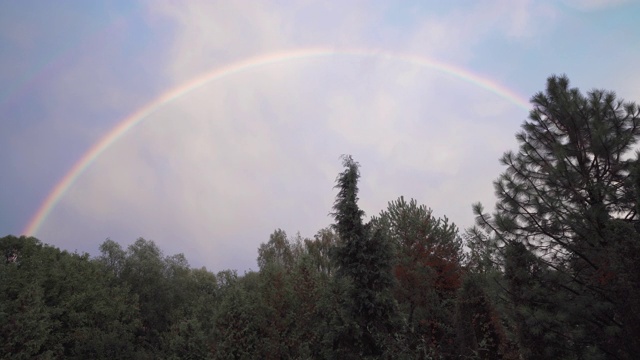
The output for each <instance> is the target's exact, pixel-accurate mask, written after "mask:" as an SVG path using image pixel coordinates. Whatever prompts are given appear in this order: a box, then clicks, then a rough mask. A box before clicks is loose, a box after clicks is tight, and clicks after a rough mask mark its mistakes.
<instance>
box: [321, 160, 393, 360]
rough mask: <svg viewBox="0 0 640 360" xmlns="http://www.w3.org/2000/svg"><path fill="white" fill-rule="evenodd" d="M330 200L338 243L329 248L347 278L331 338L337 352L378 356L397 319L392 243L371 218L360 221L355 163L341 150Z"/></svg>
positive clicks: (358, 355)
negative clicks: (338, 325) (337, 330)
mask: <svg viewBox="0 0 640 360" xmlns="http://www.w3.org/2000/svg"><path fill="white" fill-rule="evenodd" d="M343 165H344V167H345V170H344V171H343V172H342V173H340V174H339V175H338V178H337V180H336V183H337V184H336V188H337V189H338V195H337V197H336V201H335V203H334V206H333V210H334V211H335V212H334V213H333V216H334V217H335V220H336V224H335V227H336V230H337V232H338V235H339V236H340V244H339V245H338V247H337V248H336V251H335V261H336V263H337V266H338V269H337V277H338V279H339V280H340V279H342V280H346V282H347V283H348V284H349V290H348V291H347V299H346V301H345V302H344V308H343V312H344V314H345V315H344V320H345V322H346V323H345V324H344V327H342V329H343V331H342V333H341V334H338V339H337V341H336V342H335V346H336V350H337V352H338V354H337V355H339V356H340V357H342V358H344V357H354V358H360V357H362V356H381V355H382V354H383V353H384V352H385V350H386V348H387V344H388V341H389V339H390V338H391V336H392V335H393V331H394V330H395V329H396V324H397V312H396V306H395V302H394V300H393V297H392V293H391V290H392V287H393V285H394V277H393V274H392V260H393V253H392V246H391V243H390V240H389V237H388V235H387V234H386V231H385V230H384V227H383V226H380V225H379V224H377V223H376V221H375V219H374V220H373V221H372V222H370V223H368V224H364V223H363V221H362V217H363V216H364V211H362V210H361V209H360V208H359V207H358V204H357V202H358V179H359V178H360V172H359V164H358V163H357V162H355V161H354V160H353V159H352V158H351V156H343Z"/></svg>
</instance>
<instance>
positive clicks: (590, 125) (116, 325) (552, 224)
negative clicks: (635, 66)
mask: <svg viewBox="0 0 640 360" xmlns="http://www.w3.org/2000/svg"><path fill="white" fill-rule="evenodd" d="M531 104H532V109H531V111H530V114H529V117H528V119H527V120H526V121H524V123H523V124H522V128H521V131H520V132H519V133H518V134H516V139H517V142H518V144H519V147H518V149H516V150H513V151H507V152H505V153H504V155H503V156H502V158H501V159H500V161H501V164H502V165H503V166H504V171H503V173H502V174H498V177H497V179H496V180H495V182H494V186H495V195H496V198H497V203H496V205H495V208H494V209H493V210H491V211H489V212H487V211H485V209H484V207H483V206H482V205H481V204H473V205H471V204H460V206H470V208H471V210H472V211H473V212H474V214H475V216H476V225H475V226H474V227H472V228H469V229H462V230H461V229H459V228H458V227H457V226H456V225H455V224H453V223H452V222H450V221H449V219H448V218H446V217H443V218H436V217H435V216H434V215H433V212H432V210H431V209H430V208H429V207H427V206H426V205H421V204H418V203H417V201H415V200H413V199H405V198H404V197H399V198H397V199H395V200H391V201H390V202H389V203H388V207H387V208H386V209H382V210H381V211H380V213H379V214H377V215H371V216H369V217H368V221H366V222H365V220H364V219H365V214H364V212H363V211H362V210H361V209H360V208H359V206H358V200H359V199H358V182H359V179H360V171H359V169H360V164H359V163H358V162H357V161H356V160H355V159H353V158H352V157H351V156H348V155H344V156H343V157H342V165H343V171H342V172H340V173H339V174H338V175H337V178H336V183H335V184H328V186H332V185H335V189H336V198H335V202H334V206H333V209H331V210H330V211H331V214H332V216H333V219H334V220H335V222H334V224H333V225H332V226H331V227H328V228H325V229H321V230H319V231H318V232H317V233H316V235H315V236H314V237H313V238H302V237H301V236H299V235H298V236H290V235H288V234H287V233H286V232H285V231H283V230H281V229H276V230H275V231H274V232H273V233H272V234H270V235H269V236H268V240H266V237H265V240H266V241H265V242H264V243H262V244H261V245H260V247H259V248H258V249H257V250H258V251H257V263H258V267H259V270H258V271H250V272H246V273H244V274H238V273H237V271H234V270H226V271H221V272H218V273H212V272H210V271H208V270H207V269H206V268H192V267H190V265H189V263H188V261H187V259H186V258H185V257H184V256H183V255H182V254H177V255H166V254H164V253H163V251H162V250H161V249H160V248H159V247H158V246H157V245H156V244H155V243H154V242H153V241H150V240H145V239H143V238H140V239H138V240H137V241H135V243H133V244H131V245H130V246H128V247H126V248H123V247H122V246H121V245H120V244H118V243H117V242H115V241H113V240H110V239H107V240H106V241H104V242H103V243H102V244H101V245H100V248H99V250H100V253H99V255H97V256H94V257H92V256H90V255H89V254H79V253H71V252H68V251H66V250H61V249H58V248H56V247H54V246H51V245H47V244H45V243H43V242H41V241H40V240H39V239H36V238H34V237H26V236H20V237H18V236H13V235H8V236H5V237H3V238H1V239H0V249H1V251H2V254H4V258H3V259H2V261H0V339H2V341H1V342H0V357H1V358H6V359H9V358H10V359H58V358H65V359H364V358H369V359H513V360H516V359H636V358H637V355H636V354H640V311H638V309H640V152H637V149H638V147H637V141H638V138H639V136H640V110H639V108H638V106H637V105H636V104H634V103H631V102H625V101H623V100H620V99H618V98H617V97H616V95H615V93H614V92H612V91H606V90H591V91H589V92H587V93H582V92H580V91H579V90H578V89H576V88H572V87H570V84H569V79H568V78H567V77H566V76H551V77H549V78H548V80H547V86H546V89H545V91H542V92H539V93H537V94H535V95H534V96H533V97H532V99H531ZM328 210H329V209H328ZM471 210H470V211H471ZM265 235H266V234H265Z"/></svg>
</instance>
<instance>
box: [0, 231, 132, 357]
mask: <svg viewBox="0 0 640 360" xmlns="http://www.w3.org/2000/svg"><path fill="white" fill-rule="evenodd" d="M0 248H1V249H2V251H3V252H4V253H6V254H8V253H10V256H7V257H6V260H7V261H5V262H4V263H3V264H1V265H0V304H1V305H0V306H1V308H0V309H1V310H0V314H1V315H0V316H1V318H0V334H2V338H3V339H4V341H3V345H2V347H1V348H0V351H1V354H2V357H3V358H4V357H11V358H16V359H19V358H25V359H26V358H36V357H40V358H49V357H56V358H60V357H64V358H72V359H73V358H77V359H86V358H92V359H117V358H126V357H128V356H130V354H132V353H133V351H134V344H135V337H134V335H135V332H136V330H137V329H139V326H140V322H139V317H138V313H137V310H136V306H135V304H136V299H135V297H134V296H132V295H131V294H130V293H129V291H128V289H127V288H126V287H122V286H114V284H113V278H112V276H110V275H109V274H107V275H106V276H105V273H104V271H103V268H102V267H101V266H100V265H99V264H97V263H95V262H92V261H90V260H89V258H88V256H86V255H78V254H69V253H67V252H65V251H60V250H58V249H57V248H54V247H50V246H47V245H42V244H41V243H40V242H39V241H38V240H37V239H35V238H26V237H20V238H16V237H13V236H7V237H4V238H2V239H0Z"/></svg>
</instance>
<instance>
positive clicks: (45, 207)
mask: <svg viewBox="0 0 640 360" xmlns="http://www.w3.org/2000/svg"><path fill="white" fill-rule="evenodd" d="M331 56H352V57H353V56H355V57H373V58H378V59H387V60H394V61H403V62H406V63H409V64H413V65H416V66H421V67H426V68H430V69H433V70H436V71H439V72H442V73H444V74H447V75H450V76H452V77H454V78H458V79H460V80H462V81H465V82H468V83H471V84H473V85H476V86H478V87H480V88H482V89H485V90H487V91H489V92H492V93H494V94H496V95H498V96H500V97H502V98H504V99H506V100H508V101H510V102H511V103H513V104H515V105H517V106H519V107H521V108H523V109H529V102H528V101H527V100H525V99H524V98H523V97H522V96H520V95H518V94H517V93H515V92H514V91H512V90H510V89H508V88H507V87H505V86H503V85H501V84H499V83H497V82H495V81H492V80H491V79H489V78H487V77H484V76H482V75H479V74H474V73H472V72H471V71H469V70H466V69H463V68H460V67H456V66H454V65H450V64H446V63H443V62H439V61H436V60H433V59H430V58H427V57H423V56H418V55H412V54H405V53H395V52H387V51H380V50H370V49H334V48H305V49H296V50H289V51H282V52H275V53H269V54H264V55H258V56H255V57H251V58H247V59H245V60H241V61H237V62H233V63H230V64H227V65H224V66H221V67H216V68H214V69H213V70H211V71H209V72H206V73H204V74H202V75H200V76H198V77H196V78H194V79H192V80H190V81H188V82H186V83H183V84H181V85H179V86H178V87H176V88H173V89H171V90H169V91H167V92H165V93H163V94H161V95H160V96H158V97H157V98H156V99H154V100H152V101H151V102H149V103H147V104H146V105H144V106H143V107H142V108H140V109H139V110H137V111H135V112H133V113H132V114H130V115H129V116H127V117H126V118H124V119H122V120H121V121H119V122H118V124H117V125H116V126H114V127H113V128H112V129H111V130H110V131H109V132H108V133H107V134H106V135H105V136H104V137H102V138H101V139H100V140H99V141H98V142H96V143H95V144H94V145H93V146H91V148H90V149H89V150H88V151H87V152H86V153H85V154H84V155H82V157H81V158H80V159H79V160H78V161H77V162H76V163H75V164H74V165H73V166H72V167H71V169H70V170H69V171H68V172H67V173H66V174H65V175H64V176H63V177H62V179H61V180H60V181H59V182H58V183H57V184H56V185H55V186H54V187H53V190H52V191H51V192H50V193H49V194H48V195H47V197H46V198H45V200H44V201H43V202H42V204H41V205H40V207H39V208H38V210H37V211H36V213H35V214H34V215H33V217H32V218H31V219H30V220H29V223H28V224H27V225H26V227H25V229H24V231H23V233H24V234H25V235H35V234H36V233H37V232H38V230H39V229H40V227H41V226H42V224H43V222H44V221H45V220H46V218H47V216H48V215H49V214H50V213H51V211H52V210H53V208H54V207H55V206H56V204H57V203H58V201H59V200H60V198H61V197H62V196H63V195H64V194H65V193H66V192H67V190H68V189H69V188H70V187H71V186H72V185H73V183H74V182H75V181H76V179H77V178H78V177H79V176H80V175H82V173H83V172H84V171H85V170H86V169H87V168H88V167H89V166H90V165H91V164H92V163H93V162H94V161H95V160H96V159H97V158H98V157H99V156H100V155H101V154H102V153H103V152H104V151H105V150H107V149H108V148H109V147H110V146H111V145H113V144H114V143H115V142H116V141H118V139H120V138H121V137H122V136H123V135H124V134H125V133H127V132H128V131H129V130H131V129H133V128H134V127H135V126H136V125H138V124H140V123H141V122H142V121H144V120H145V119H147V118H149V116H150V115H152V114H153V113H155V112H156V111H158V110H159V109H160V108H162V106H163V105H165V104H168V103H170V102H172V101H174V100H176V99H178V98H180V97H182V96H184V95H186V94H188V93H190V92H191V91H194V90H196V89H198V88H200V87H202V86H204V85H206V84H209V83H211V82H213V81H216V80H219V79H222V78H224V77H228V76H231V75H234V74H238V73H241V72H244V71H247V70H250V69H255V68H259V67H263V66H266V65H270V64H275V63H282V62H288V61H296V60H303V59H310V58H319V57H331Z"/></svg>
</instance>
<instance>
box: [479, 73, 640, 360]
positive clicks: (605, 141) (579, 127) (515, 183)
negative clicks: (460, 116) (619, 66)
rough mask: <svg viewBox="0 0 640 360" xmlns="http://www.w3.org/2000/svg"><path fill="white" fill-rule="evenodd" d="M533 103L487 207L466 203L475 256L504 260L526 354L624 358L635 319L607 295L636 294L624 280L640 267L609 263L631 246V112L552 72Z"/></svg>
mask: <svg viewBox="0 0 640 360" xmlns="http://www.w3.org/2000/svg"><path fill="white" fill-rule="evenodd" d="M532 103H533V105H534V109H533V110H532V111H531V113H530V116H529V120H528V121H526V122H525V123H524V125H523V131H522V132H521V133H519V134H518V135H517V136H516V138H517V140H518V142H519V143H520V148H519V151H518V152H517V153H513V152H507V153H505V155H504V156H503V157H502V160H501V161H502V163H503V164H504V165H506V166H507V170H506V171H505V172H504V173H503V174H502V175H501V176H500V177H499V178H498V180H497V181H496V182H495V188H496V195H497V196H498V204H497V207H496V212H495V213H494V215H493V216H492V217H491V216H488V215H486V214H483V213H482V208H481V206H479V205H477V206H476V207H475V209H474V211H475V212H476V215H477V216H478V224H479V226H480V228H479V229H476V230H475V231H473V232H471V233H470V234H471V236H470V240H471V241H472V242H474V243H475V244H474V245H476V247H477V248H480V247H484V248H485V249H487V250H485V251H482V252H481V253H482V254H484V255H483V256H479V257H478V258H484V259H490V260H491V261H493V262H495V263H497V264H498V265H499V266H506V265H505V259H506V260H507V263H508V265H509V266H508V269H509V270H508V271H507V274H506V275H507V278H508V280H509V282H510V285H509V288H510V291H511V294H510V296H509V297H508V299H510V302H511V304H512V306H513V309H514V310H513V311H514V314H515V315H514V316H516V317H518V318H519V319H520V322H524V323H525V324H526V325H524V326H523V327H522V328H521V329H520V330H519V334H520V335H519V337H518V338H519V339H520V344H521V346H522V348H523V351H524V352H527V351H529V352H528V353H527V354H528V355H525V356H528V357H530V358H535V357H537V356H539V357H541V358H548V357H554V358H573V357H575V356H578V357H581V358H602V357H611V358H620V359H626V358H633V357H634V356H635V355H634V354H636V353H637V349H638V346H639V345H638V344H639V342H638V341H637V340H635V339H640V333H638V332H637V330H638V329H637V328H636V327H635V326H634V325H630V324H631V323H637V318H634V317H632V316H631V317H630V316H625V315H623V314H628V309H629V306H630V304H629V302H628V301H627V300H623V299H622V298H618V297H615V296H612V295H613V294H615V293H616V292H619V291H622V292H627V293H628V295H629V297H628V298H633V299H637V294H636V293H637V292H636V291H634V290H630V289H637V288H638V287H637V285H635V284H633V283H631V282H627V280H631V279H632V278H633V277H634V275H631V274H634V273H637V270H634V269H632V267H630V266H629V265H625V266H623V267H619V268H617V269H616V271H615V272H614V271H613V270H612V267H611V266H612V264H614V263H622V264H629V263H630V262H629V261H627V260H626V258H627V257H631V258H634V259H635V258H637V254H638V252H637V247H638V245H637V244H638V235H637V231H636V230H635V228H634V227H632V226H631V223H630V222H637V220H638V212H637V209H638V186H637V184H638V177H637V170H636V169H637V168H638V167H637V164H638V160H637V156H636V159H633V158H632V156H631V154H630V152H631V150H632V148H633V147H634V146H635V144H636V142H637V140H638V135H640V112H639V110H638V107H637V106H636V105H635V104H632V103H624V102H622V101H620V100H617V99H616V97H615V94H614V93H613V92H607V91H602V90H593V91H590V92H589V93H587V95H586V96H584V95H582V94H581V93H580V92H579V91H578V90H577V89H573V88H569V80H568V79H567V78H566V77H551V78H549V79H548V82H547V89H546V92H545V93H538V94H536V95H535V96H534V97H533V98H532ZM623 224H624V225H626V227H625V226H623ZM623 228H625V229H626V230H622V229H623ZM621 231H622V232H621ZM623 234H624V235H623ZM621 244H626V245H622V246H621ZM621 247H627V248H628V250H629V252H628V253H626V254H623V253H621V252H620V251H619V249H620V248H621ZM516 250H517V251H516ZM479 253H480V252H479ZM526 254H528V255H526ZM509 259H511V260H509ZM517 259H522V260H517ZM614 279H615V280H614ZM621 279H625V280H621ZM623 289H625V290H623ZM628 298H627V299H628ZM639 305H640V303H636V305H635V306H639ZM527 349H530V350H527Z"/></svg>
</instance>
